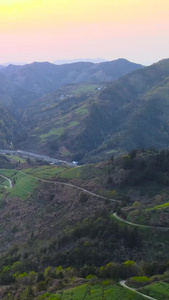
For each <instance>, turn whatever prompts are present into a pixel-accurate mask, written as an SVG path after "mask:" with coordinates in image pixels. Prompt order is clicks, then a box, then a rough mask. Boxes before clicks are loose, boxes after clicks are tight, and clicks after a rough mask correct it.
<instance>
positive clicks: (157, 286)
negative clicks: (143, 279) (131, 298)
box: [140, 282, 169, 300]
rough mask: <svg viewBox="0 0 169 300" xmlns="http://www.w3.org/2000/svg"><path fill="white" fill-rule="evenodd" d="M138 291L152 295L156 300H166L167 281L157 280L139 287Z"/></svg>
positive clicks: (168, 296) (168, 293) (168, 285)
mask: <svg viewBox="0 0 169 300" xmlns="http://www.w3.org/2000/svg"><path fill="white" fill-rule="evenodd" d="M140 292H141V293H142V292H143V293H144V294H146V295H148V296H150V297H154V298H155V299H157V300H168V299H169V283H166V282H157V283H153V284H151V285H148V286H146V287H145V288H143V289H140Z"/></svg>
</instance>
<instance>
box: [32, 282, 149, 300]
mask: <svg viewBox="0 0 169 300" xmlns="http://www.w3.org/2000/svg"><path fill="white" fill-rule="evenodd" d="M60 299H62V300H70V299H72V300H83V299H84V300H102V299H104V300H112V299H113V300H120V299H123V300H143V299H145V297H144V296H141V295H138V294H137V293H135V292H134V291H129V290H127V289H125V288H123V287H121V286H119V285H118V284H110V283H109V284H107V285H103V287H102V285H101V284H95V285H89V284H83V285H81V286H78V287H75V288H73V289H68V290H64V291H63V293H58V294H49V293H46V294H44V295H43V296H39V297H38V298H37V300H60Z"/></svg>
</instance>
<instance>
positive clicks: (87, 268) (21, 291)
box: [0, 260, 169, 300]
mask: <svg viewBox="0 0 169 300" xmlns="http://www.w3.org/2000/svg"><path fill="white" fill-rule="evenodd" d="M168 268H169V262H165V263H161V262H153V263H147V262H144V261H141V262H140V263H136V262H135V261H133V260H127V261H125V262H123V263H115V262H109V263H107V264H106V265H104V266H101V267H94V266H91V265H84V266H83V267H82V268H80V269H77V268H74V267H68V268H63V267H62V266H58V267H51V266H48V267H46V268H45V269H44V270H42V271H41V272H40V271H36V272H35V271H30V272H23V271H22V264H21V263H20V262H19V261H17V262H15V263H13V264H12V265H11V266H5V267H3V269H1V273H0V275H1V276H0V278H1V279H0V281H1V282H0V284H1V285H2V284H5V285H9V284H11V283H12V285H11V288H8V293H7V297H5V295H4V298H3V299H8V300H9V299H10V300H13V299H16V295H18V298H17V299H19V300H28V299H29V300H30V299H39V298H38V295H43V293H46V292H47V291H48V290H50V291H52V292H57V291H58V290H61V289H62V288H65V287H66V286H67V285H68V284H70V283H72V282H73V281H74V280H75V279H76V278H78V277H81V278H85V279H87V280H89V281H92V282H97V281H98V280H100V279H105V278H107V279H111V280H113V281H115V282H118V281H119V280H121V279H127V278H131V277H132V278H131V279H130V280H129V281H131V282H136V283H137V285H139V284H140V283H141V284H142V285H143V283H144V284H146V283H149V282H150V279H149V278H150V277H151V280H155V281H156V280H158V279H159V278H160V274H163V276H164V275H165V278H167V276H168V275H167V274H168V272H167V271H168ZM156 274H158V275H156ZM154 275H156V276H154ZM152 276H154V277H153V278H152ZM3 278H6V281H3ZM7 279H8V280H7ZM39 297H40V296H39Z"/></svg>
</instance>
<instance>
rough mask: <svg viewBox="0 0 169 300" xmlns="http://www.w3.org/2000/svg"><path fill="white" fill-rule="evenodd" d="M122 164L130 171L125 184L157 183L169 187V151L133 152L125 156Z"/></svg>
mask: <svg viewBox="0 0 169 300" xmlns="http://www.w3.org/2000/svg"><path fill="white" fill-rule="evenodd" d="M122 162H123V167H124V169H127V170H130V172H129V176H128V177H127V178H126V180H125V182H124V184H131V185H140V184H142V183H144V182H145V181H157V182H158V183H160V184H162V185H165V186H168V185H169V150H161V151H156V150H146V151H145V150H138V149H136V150H132V151H131V152H129V154H128V155H124V156H123V158H122Z"/></svg>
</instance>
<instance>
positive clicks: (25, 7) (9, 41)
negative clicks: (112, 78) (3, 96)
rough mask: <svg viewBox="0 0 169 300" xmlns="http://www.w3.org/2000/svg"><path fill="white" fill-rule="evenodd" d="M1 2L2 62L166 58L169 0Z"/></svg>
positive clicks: (149, 61) (143, 61)
mask: <svg viewBox="0 0 169 300" xmlns="http://www.w3.org/2000/svg"><path fill="white" fill-rule="evenodd" d="M0 2H1V3H0V20H1V29H0V42H1V55H0V64H4V63H8V62H15V63H18V62H25V63H31V62H33V61H49V62H53V61H55V60H74V59H78V58H83V59H85V58H87V57H89V58H90V59H94V58H97V57H103V58H104V59H105V60H115V59H118V58H119V57H122V58H125V59H127V60H129V61H133V62H136V63H140V64H143V65H150V64H152V63H155V62H157V61H159V60H161V59H164V58H167V57H168V53H169V35H168V27H169V19H168V10H169V2H168V0H163V2H162V3H161V1H159V0H149V1H146V2H143V1H141V0H135V1H134V0H119V1H118V2H115V1H112V0H104V1H103V0H97V1H96V0H93V1H92V2H91V1H89V0H85V1H80V0H72V1H71V2H70V1H69V0H62V1H58V0H48V1H45V0H36V1H34V0H1V1H0Z"/></svg>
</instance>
